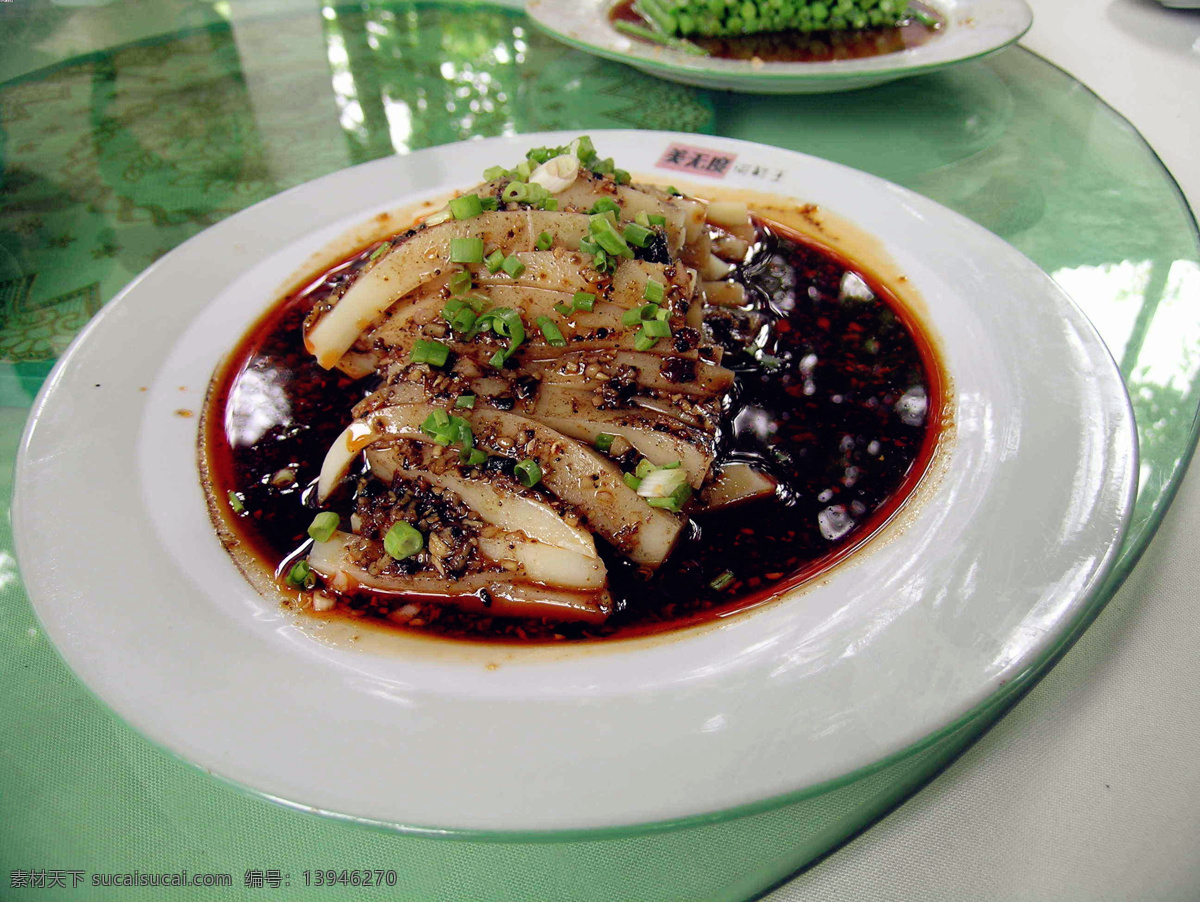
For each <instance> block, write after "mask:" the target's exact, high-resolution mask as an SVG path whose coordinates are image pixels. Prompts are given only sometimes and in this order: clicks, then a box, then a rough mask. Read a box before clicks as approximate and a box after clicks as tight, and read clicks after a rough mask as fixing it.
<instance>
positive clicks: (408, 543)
mask: <svg viewBox="0 0 1200 902" xmlns="http://www.w3.org/2000/svg"><path fill="white" fill-rule="evenodd" d="M424 547H425V537H424V536H423V535H421V533H420V532H418V531H417V530H416V529H415V528H413V527H412V526H410V525H409V524H408V523H405V522H404V521H403V520H397V521H396V522H395V523H393V524H392V528H391V529H389V530H388V531H387V535H385V536H384V537H383V550H384V551H386V552H387V553H388V556H389V557H391V558H393V559H394V560H397V561H402V560H404V559H405V558H410V557H412V556H413V555H414V554H416V553H417V552H419V551H420V550H421V549H422V548H424Z"/></svg>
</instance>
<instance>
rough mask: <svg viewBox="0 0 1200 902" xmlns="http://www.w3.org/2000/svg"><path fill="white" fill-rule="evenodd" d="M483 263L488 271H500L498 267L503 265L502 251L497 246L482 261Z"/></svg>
mask: <svg viewBox="0 0 1200 902" xmlns="http://www.w3.org/2000/svg"><path fill="white" fill-rule="evenodd" d="M483 265H484V266H486V267H487V271H488V272H490V273H493V274H494V273H498V272H500V267H501V266H503V265H504V251H502V250H500V249H499V248H497V249H496V250H494V251H492V252H491V253H490V254H488V255H487V257H486V258H485V259H484V261H483Z"/></svg>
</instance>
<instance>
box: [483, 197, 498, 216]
mask: <svg viewBox="0 0 1200 902" xmlns="http://www.w3.org/2000/svg"><path fill="white" fill-rule="evenodd" d="M479 205H480V206H481V207H483V209H485V210H487V211H488V212H489V213H493V212H495V211H496V210H499V209H500V201H498V200H496V198H494V197H481V198H479Z"/></svg>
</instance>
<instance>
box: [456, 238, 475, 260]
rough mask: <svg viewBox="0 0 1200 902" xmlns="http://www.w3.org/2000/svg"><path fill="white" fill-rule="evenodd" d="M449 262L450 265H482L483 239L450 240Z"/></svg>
mask: <svg viewBox="0 0 1200 902" xmlns="http://www.w3.org/2000/svg"><path fill="white" fill-rule="evenodd" d="M450 262H451V263H482V262H483V239H482V238H451V239H450Z"/></svg>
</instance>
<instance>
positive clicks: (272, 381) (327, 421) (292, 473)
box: [203, 223, 944, 642]
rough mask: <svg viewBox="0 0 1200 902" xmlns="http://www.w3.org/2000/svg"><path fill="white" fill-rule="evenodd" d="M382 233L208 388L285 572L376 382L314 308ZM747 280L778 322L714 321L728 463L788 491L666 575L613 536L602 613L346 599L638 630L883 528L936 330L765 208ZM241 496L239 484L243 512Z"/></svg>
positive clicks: (916, 446) (267, 320) (917, 423)
mask: <svg viewBox="0 0 1200 902" xmlns="http://www.w3.org/2000/svg"><path fill="white" fill-rule="evenodd" d="M373 247H374V246H372V247H371V248H367V249H366V250H364V251H363V252H362V253H360V254H358V255H356V256H355V257H352V258H350V259H348V260H345V261H343V262H342V263H340V264H338V265H337V266H335V267H333V268H332V269H330V270H329V271H328V272H326V273H324V274H322V275H320V276H319V277H317V278H316V279H314V281H313V282H311V283H310V284H309V285H308V286H307V287H306V288H304V289H302V290H301V291H299V292H297V293H296V294H294V295H293V296H291V297H289V298H286V299H285V300H283V301H282V302H281V303H280V304H279V305H277V306H276V307H275V308H274V309H272V310H271V311H269V312H268V313H267V314H266V315H265V316H264V317H263V318H262V320H260V321H259V323H257V324H256V325H255V326H254V328H252V329H251V331H250V332H249V333H248V334H247V335H246V336H245V337H244V338H243V340H242V342H241V343H240V345H239V346H238V347H237V349H236V351H235V353H234V354H233V355H232V356H231V358H230V359H229V361H228V362H227V364H226V366H225V368H224V369H223V370H222V371H221V372H220V373H219V374H218V376H217V378H216V380H215V381H214V386H213V390H212V391H211V392H210V394H209V398H208V401H207V402H206V403H207V408H206V413H205V428H204V435H203V441H204V444H205V447H204V449H203V451H204V453H205V456H206V462H207V472H208V475H209V481H210V485H209V488H210V492H211V494H212V498H213V499H214V503H215V504H216V505H217V506H219V507H222V508H223V518H222V519H223V520H225V521H229V522H228V523H226V524H225V525H226V526H228V527H231V528H232V531H233V533H234V535H235V538H236V541H238V542H239V543H241V544H242V546H243V548H248V549H250V550H251V551H252V553H253V556H254V557H255V558H256V559H257V560H258V561H259V562H260V563H261V565H262V566H263V567H265V568H266V569H267V570H268V571H273V572H275V573H276V574H277V576H278V575H280V574H282V573H285V572H286V571H287V568H288V567H289V566H290V563H291V561H292V560H294V559H295V557H296V556H297V555H298V554H301V553H303V550H304V548H306V546H305V542H306V540H307V534H306V530H307V527H308V524H309V523H310V522H311V521H312V517H313V515H314V513H315V511H314V509H312V508H310V507H308V506H307V503H306V502H307V500H308V498H309V496H310V495H311V494H312V489H311V487H312V486H313V484H314V483H315V481H316V478H317V476H318V473H319V471H320V466H321V462H322V459H323V458H324V455H325V451H326V450H327V448H328V447H329V445H330V444H331V443H332V441H333V440H334V438H335V437H336V436H337V435H338V434H339V433H340V432H341V430H342V429H343V428H344V427H345V426H346V425H347V424H348V423H349V422H350V420H351V415H350V409H351V407H352V406H353V405H354V404H355V403H356V402H357V401H358V400H359V399H361V398H362V397H363V396H364V395H365V394H366V393H367V392H369V390H370V389H371V388H372V387H373V384H372V383H371V380H369V379H368V380H364V382H366V383H367V384H364V383H362V382H354V381H352V380H350V379H349V378H348V377H346V376H344V375H342V374H341V373H339V372H337V371H332V372H327V371H325V370H323V369H321V368H320V367H319V366H318V365H317V364H316V362H315V361H314V360H313V359H312V357H311V355H309V354H308V353H307V352H306V351H305V350H304V347H303V342H302V338H301V324H302V322H303V320H304V318H305V316H306V315H307V313H308V311H309V310H310V309H311V307H312V306H313V304H314V303H316V302H318V301H319V300H321V299H322V298H324V297H326V296H328V295H329V294H331V293H332V292H333V291H335V290H336V288H337V286H338V285H339V284H341V283H342V282H344V281H345V280H346V279H347V278H349V277H350V276H351V274H352V273H353V271H354V270H355V269H357V268H358V267H360V266H361V265H362V264H363V262H364V261H365V260H366V258H367V256H368V255H369V254H370V252H371V250H373ZM734 278H736V279H738V280H739V281H741V282H742V283H743V284H744V285H745V286H746V288H747V307H748V308H749V309H753V310H756V311H758V312H759V313H760V314H762V315H763V317H765V323H766V324H765V325H761V324H760V325H759V326H758V327H757V329H756V331H755V332H754V334H743V333H741V332H740V331H739V329H740V328H741V327H740V326H739V322H738V320H737V319H736V318H733V319H730V320H728V321H725V320H720V321H717V322H715V323H714V335H715V338H716V339H717V341H718V342H719V343H720V344H722V345H723V346H724V347H725V348H726V355H725V360H724V364H725V365H726V366H728V367H730V368H731V369H733V370H734V371H735V372H736V374H737V389H736V391H735V393H734V395H733V398H732V400H731V402H730V417H729V419H728V428H727V429H726V430H725V431H724V432H723V434H722V435H721V436H720V438H719V444H718V447H719V456H718V459H719V460H721V461H729V460H741V461H747V462H750V463H753V464H755V466H757V467H758V468H760V469H762V470H764V471H766V472H768V473H769V474H771V475H772V476H773V477H774V478H775V479H776V480H778V483H779V488H778V490H777V492H776V493H775V495H774V496H772V497H769V498H765V499H759V500H755V501H749V502H746V503H743V504H741V505H736V506H734V507H730V508H725V509H723V510H720V511H714V512H711V513H705V512H703V511H701V512H699V513H696V514H693V516H692V527H691V529H690V531H689V532H688V533H687V535H686V536H685V538H684V539H683V540H682V541H681V543H680V546H679V547H678V548H677V549H676V551H675V552H674V554H673V555H672V556H671V558H670V559H669V560H668V562H667V563H666V564H665V565H664V566H663V567H661V568H660V570H659V571H658V573H657V574H655V575H654V576H653V577H652V578H650V579H649V580H647V579H645V578H644V577H642V576H641V575H639V572H638V570H637V568H635V567H634V566H632V565H631V564H630V563H628V562H627V561H625V560H623V559H622V558H620V557H619V556H617V555H616V554H614V553H612V552H611V550H610V549H608V548H607V547H605V546H604V542H603V541H602V540H600V539H597V546H598V547H599V548H600V551H601V555H602V556H603V557H604V560H605V563H606V565H607V566H608V570H609V586H610V589H611V591H612V594H613V597H614V599H615V600H616V603H617V609H616V612H615V613H614V614H613V615H612V616H611V617H610V618H609V619H608V621H607V622H605V623H604V624H603V625H600V626H596V625H587V624H564V623H551V622H546V621H542V620H534V619H521V620H518V619H504V618H494V617H487V616H481V615H478V614H473V613H465V612H462V611H459V610H457V609H455V608H454V607H452V606H450V605H443V604H439V603H437V602H436V601H433V600H431V599H422V598H414V597H411V596H409V597H401V598H397V597H395V596H382V595H372V594H369V593H368V594H359V595H355V596H351V597H348V598H343V599H341V603H340V604H339V607H338V609H337V611H338V613H339V614H340V615H344V616H350V617H357V618H364V619H370V620H374V621H377V622H381V623H384V624H390V625H394V624H393V621H392V620H389V619H387V618H386V614H387V613H388V611H390V610H395V609H396V608H399V607H401V606H402V605H404V604H412V603H415V604H417V605H418V606H419V607H420V613H419V615H418V616H417V617H415V618H413V619H411V620H409V621H408V623H407V625H405V626H399V625H395V628H396V629H402V630H405V631H411V632H420V633H423V634H434V635H438V636H443V637H447V638H455V639H476V640H487V641H501V642H505V641H514V642H554V641H568V640H594V639H607V638H621V637H632V636H638V635H646V634H649V633H656V632H661V631H664V630H671V629H677V628H681V627H686V626H690V625H694V624H699V623H703V622H706V621H711V620H713V619H716V618H720V617H725V616H729V615H732V614H735V613H738V612H740V611H744V610H746V609H748V608H752V607H755V606H757V605H759V604H762V603H764V602H765V601H768V600H770V599H772V598H774V597H776V596H778V595H779V594H780V593H781V592H783V591H785V590H787V589H789V588H792V587H794V586H797V585H799V584H801V583H803V582H805V581H807V580H809V579H812V578H813V577H814V576H816V575H817V574H820V573H821V572H823V571H825V570H827V569H828V568H829V567H831V566H832V565H833V564H835V563H837V562H838V561H840V560H841V559H843V558H844V557H846V555H848V554H850V553H851V552H852V551H853V550H854V549H855V548H857V547H858V546H860V545H861V544H862V543H863V542H864V541H866V540H867V539H868V538H870V537H871V536H872V535H873V534H874V533H875V532H877V531H878V530H879V529H880V527H882V526H883V525H884V524H885V523H887V522H888V521H889V520H890V519H891V518H892V517H893V516H894V515H895V514H896V512H897V511H898V509H899V508H900V506H901V505H902V504H903V502H904V501H905V499H906V498H907V497H908V496H909V495H910V494H911V492H912V491H913V489H914V488H915V486H916V484H917V483H918V481H919V480H920V478H921V476H922V474H923V473H924V472H925V471H926V469H927V468H928V466H929V463H930V461H931V459H932V457H933V453H934V450H935V448H936V446H937V442H938V437H939V433H940V429H941V414H940V411H941V408H942V403H943V394H944V380H943V377H942V375H941V371H940V369H939V364H938V361H937V358H936V356H935V354H934V352H933V349H932V347H931V345H930V343H929V341H928V340H927V339H926V338H925V337H924V336H923V335H922V333H921V331H920V329H919V327H918V324H917V323H916V321H915V320H914V318H913V317H912V315H911V313H910V312H909V311H907V310H905V309H904V308H903V306H902V305H901V304H900V303H899V302H898V301H897V299H896V298H895V297H893V296H892V295H891V294H889V293H888V292H887V291H886V290H885V289H884V288H883V287H882V286H881V285H880V284H879V283H878V281H877V280H876V279H874V278H873V277H872V276H871V275H870V274H869V273H866V272H863V271H862V270H861V269H860V268H857V267H855V265H854V264H852V263H851V262H850V261H848V260H846V259H844V258H842V257H841V256H840V255H838V254H837V253H835V252H833V251H831V250H829V249H828V248H825V247H821V246H818V245H816V244H815V243H813V242H811V241H809V240H808V239H805V238H802V237H801V236H799V235H798V234H795V233H791V232H789V231H786V230H784V229H783V228H782V227H779V226H777V225H775V224H767V223H760V233H759V240H758V242H757V243H756V245H755V246H754V247H753V249H752V250H751V252H750V253H749V255H748V256H747V259H746V261H745V262H744V263H743V264H742V265H741V266H740V267H739V268H738V270H737V272H736V273H735V275H734ZM763 317H759V320H760V323H761V322H762V320H763ZM749 346H753V347H754V348H757V349H758V352H757V353H756V354H752V353H748V352H747V351H746V348H747V347H749ZM280 474H283V475H282V477H281V475H280ZM227 497H229V498H236V503H235V504H233V505H232V508H233V509H232V510H231V506H230V505H229V503H228V502H226V501H225V499H226V498H227ZM239 506H240V507H241V508H242V510H241V511H240V512H236V508H237V507H239Z"/></svg>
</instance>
